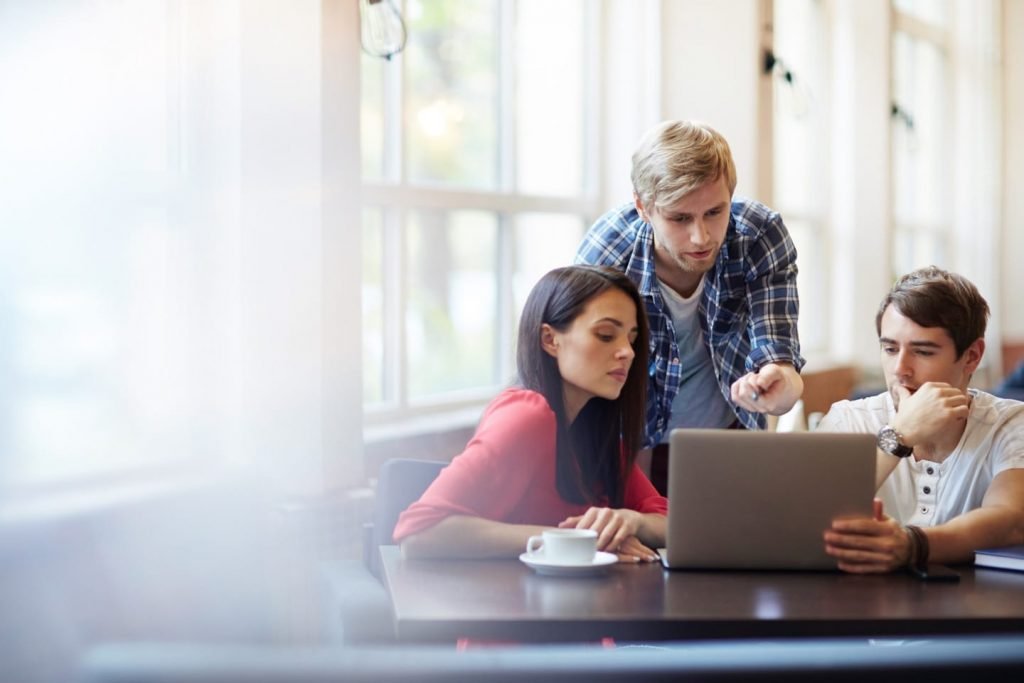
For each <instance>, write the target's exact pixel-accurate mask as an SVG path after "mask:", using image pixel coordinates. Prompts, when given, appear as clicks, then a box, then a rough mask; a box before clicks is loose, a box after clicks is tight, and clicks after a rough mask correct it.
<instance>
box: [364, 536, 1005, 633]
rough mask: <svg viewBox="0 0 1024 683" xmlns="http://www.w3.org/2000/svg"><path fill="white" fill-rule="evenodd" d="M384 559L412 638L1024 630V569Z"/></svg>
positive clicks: (386, 554) (397, 612) (398, 614)
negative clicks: (667, 566) (567, 570)
mask: <svg viewBox="0 0 1024 683" xmlns="http://www.w3.org/2000/svg"><path fill="white" fill-rule="evenodd" d="M381 559H382V562H383V567H384V571H385V581H386V584H387V587H388V592H389V593H390V595H391V599H392V609H393V614H394V620H395V630H396V634H397V636H398V638H399V639H400V640H402V641H407V642H431V641H433V642H437V641H452V640H454V639H457V638H460V637H469V638H474V639H479V640H498V641H501V640H512V641H524V642H556V641H558V642H572V641H588V640H597V639H600V638H603V637H612V638H615V639H616V640H618V641H640V640H679V639H694V638H788V637H805V636H815V637H830V636H890V637H891V636H923V635H937V634H975V633H1013V632H1017V633H1020V632H1024V573H1017V572H1008V571H998V570H990V569H980V568H979V569H975V568H974V567H969V566H968V567H957V568H956V569H957V571H959V572H960V574H961V580H960V581H959V582H958V583H939V582H922V581H919V580H917V579H915V578H913V577H911V576H909V575H906V574H902V573H900V574H891V575H882V576H854V575H850V574H842V573H839V572H751V571H714V572H712V571H699V572H698V571H672V572H669V571H666V570H664V569H662V567H661V566H660V565H658V564H644V565H614V566H612V567H610V568H609V569H608V570H607V572H605V573H603V574H600V575H597V576H591V577H552V576H542V575H539V574H537V573H535V572H534V571H533V570H531V569H530V568H529V567H527V566H526V565H524V564H523V563H521V562H519V561H518V560H436V561H427V560H415V561H406V560H403V559H402V557H401V554H400V553H399V551H398V548H397V547H395V546H383V547H382V548H381Z"/></svg>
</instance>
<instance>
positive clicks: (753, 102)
mask: <svg viewBox="0 0 1024 683" xmlns="http://www.w3.org/2000/svg"><path fill="white" fill-rule="evenodd" d="M765 7H766V4H765V3H763V2H762V1H761V0H733V1H731V2H721V1H720V0H664V1H663V2H662V26H663V32H662V64H661V71H662V91H661V114H662V116H661V118H662V119H694V120H699V121H704V122H705V123H707V124H709V125H711V126H712V127H713V128H715V129H716V130H717V131H718V132H720V133H721V134H722V135H724V136H725V138H726V139H727V140H728V141H729V146H730V147H731V148H732V155H733V158H734V160H735V162H736V175H737V179H738V183H737V188H736V191H737V193H739V194H741V195H744V196H748V197H753V198H755V199H764V194H765V192H766V188H763V187H762V186H761V184H760V182H759V179H758V169H759V164H760V163H761V158H760V154H761V145H760V142H759V140H760V135H759V118H760V110H759V107H760V104H761V103H760V100H759V97H758V94H759V90H760V83H761V66H762V64H763V53H762V28H763V26H762V22H763V19H762V13H763V12H764V8H765Z"/></svg>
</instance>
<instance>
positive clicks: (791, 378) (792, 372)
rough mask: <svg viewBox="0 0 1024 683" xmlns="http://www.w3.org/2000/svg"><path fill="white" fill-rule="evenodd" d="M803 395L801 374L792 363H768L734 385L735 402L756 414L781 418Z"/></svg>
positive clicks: (733, 398)
mask: <svg viewBox="0 0 1024 683" xmlns="http://www.w3.org/2000/svg"><path fill="white" fill-rule="evenodd" d="M803 393H804V381H803V379H801V377H800V373H799V372H797V371H796V368H794V367H793V366H792V365H791V364H789V363H769V364H767V365H765V366H763V367H762V368H761V369H760V370H758V371H757V372H748V373H747V374H745V375H743V376H742V377H740V378H739V379H738V380H736V381H735V382H733V384H732V388H731V396H732V402H733V403H735V404H736V405H737V406H739V407H740V408H743V409H745V410H749V411H751V412H753V413H769V414H771V415H782V414H784V413H785V412H787V411H788V410H789V409H790V408H792V407H793V404H794V403H796V402H797V400H798V399H799V398H800V395H801V394H803Z"/></svg>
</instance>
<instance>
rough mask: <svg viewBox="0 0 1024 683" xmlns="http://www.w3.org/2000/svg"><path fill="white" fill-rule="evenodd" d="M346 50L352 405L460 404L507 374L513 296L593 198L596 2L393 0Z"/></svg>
mask: <svg viewBox="0 0 1024 683" xmlns="http://www.w3.org/2000/svg"><path fill="white" fill-rule="evenodd" d="M400 7H401V9H402V12H403V15H404V17H405V19H406V21H407V25H408V31H409V41H408V45H407V47H406V49H405V50H404V51H403V52H402V53H400V54H399V55H397V56H396V57H394V58H393V59H392V60H390V61H384V60H380V59H376V58H373V57H370V56H368V55H364V56H363V57H362V60H363V61H362V82H363V86H362V105H361V106H362V133H361V134H362V169H363V201H364V210H363V214H362V215H363V245H364V246H363V293H362V301H363V367H364V370H363V372H364V383H363V400H364V402H365V406H366V408H367V416H368V418H369V420H370V421H371V422H373V421H377V422H380V421H388V420H392V419H397V418H399V417H406V416H409V415H412V414H421V413H425V412H426V413H429V412H432V411H437V410H448V409H452V408H455V407H459V406H467V405H478V404H479V403H480V402H481V401H483V400H486V399H487V398H489V397H490V396H491V395H493V394H494V393H495V392H496V391H497V390H498V389H499V388H500V387H501V386H502V385H505V384H507V383H508V382H509V381H510V380H511V379H512V378H513V374H514V363H513V347H514V337H515V330H516V325H517V322H518V314H519V311H520V309H521V307H522V305H523V303H524V300H525V297H526V294H527V293H528V291H529V290H530V288H531V287H532V286H533V284H534V282H536V280H537V279H538V278H539V277H540V275H542V274H543V273H544V272H546V271H548V270H550V269H551V268H554V267H556V266H560V265H565V264H568V263H570V262H571V261H572V258H573V255H574V253H575V249H576V246H577V244H578V242H579V239H580V237H581V236H582V234H583V231H584V229H585V227H586V226H587V225H588V224H589V221H590V220H591V219H592V218H593V217H594V216H596V215H597V214H598V213H599V212H600V211H601V207H599V206H597V199H596V188H595V187H594V185H595V181H594V178H593V177H592V175H593V174H592V172H591V170H590V169H592V167H593V166H594V162H595V159H596V158H597V154H596V152H595V150H596V146H597V141H598V139H599V138H598V135H597V120H596V117H595V116H594V115H593V113H594V112H595V111H596V107H595V103H596V101H597V93H596V91H595V87H594V85H593V83H592V81H591V79H590V77H589V75H590V74H591V73H593V72H594V69H595V68H596V64H597V59H596V57H597V54H598V52H597V45H596V42H595V41H596V39H595V36H597V35H599V33H600V32H599V31H597V30H595V27H596V24H597V22H598V21H599V16H598V9H599V6H598V3H593V2H587V1H586V0H566V1H564V2H557V3H552V2H548V1H546V0H515V1H512V0H508V1H499V0H407V1H406V2H404V3H401V4H400Z"/></svg>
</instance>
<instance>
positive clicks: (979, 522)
mask: <svg viewBox="0 0 1024 683" xmlns="http://www.w3.org/2000/svg"><path fill="white" fill-rule="evenodd" d="M923 531H924V532H925V534H926V535H927V536H928V546H929V555H928V557H929V560H930V561H931V562H936V563H939V564H954V563H960V562H970V561H972V560H973V558H974V551H975V550H978V549H979V548H995V547H999V546H1005V545H1016V544H1020V543H1024V513H1022V512H1021V511H1020V510H1019V509H1016V508H1013V507H1009V506H1002V505H992V506H988V507H980V508H978V509H976V510H971V511H970V512H968V513H966V514H963V515H961V516H959V517H957V518H955V519H952V520H950V521H949V522H946V523H945V524H940V525H938V526H935V527H930V528H925V529H923Z"/></svg>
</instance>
